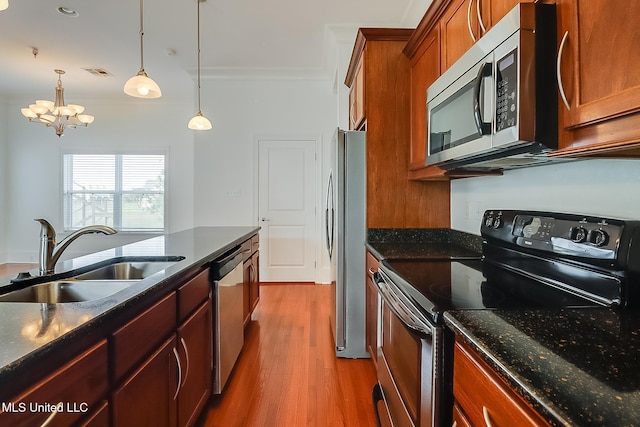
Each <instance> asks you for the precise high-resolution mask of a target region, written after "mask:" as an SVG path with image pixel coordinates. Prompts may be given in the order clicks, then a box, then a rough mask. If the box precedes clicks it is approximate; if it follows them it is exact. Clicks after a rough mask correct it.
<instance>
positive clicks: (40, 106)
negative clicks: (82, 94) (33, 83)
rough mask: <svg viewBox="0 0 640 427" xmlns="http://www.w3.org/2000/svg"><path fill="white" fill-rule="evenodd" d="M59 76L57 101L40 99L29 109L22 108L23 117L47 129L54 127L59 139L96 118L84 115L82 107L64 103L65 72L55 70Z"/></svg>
mask: <svg viewBox="0 0 640 427" xmlns="http://www.w3.org/2000/svg"><path fill="white" fill-rule="evenodd" d="M54 71H55V72H56V73H57V74H58V86H57V87H56V100H55V101H47V100H43V99H39V100H37V101H36V103H35V104H31V105H29V107H28V108H22V109H21V110H20V111H22V115H23V116H25V117H26V118H28V119H29V121H30V122H33V123H42V124H44V125H45V126H47V127H52V128H53V129H55V131H56V135H58V136H59V137H60V136H62V135H63V134H64V130H65V129H66V128H68V127H71V128H75V127H77V126H80V125H84V126H85V127H86V126H87V125H88V124H90V123H92V122H93V119H94V117H93V116H91V115H88V114H82V112H83V111H84V107H83V106H82V105H76V104H69V105H66V104H65V103H64V88H63V87H62V80H61V77H60V76H62V75H63V74H64V71H63V70H54Z"/></svg>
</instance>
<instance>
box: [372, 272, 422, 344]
mask: <svg viewBox="0 0 640 427" xmlns="http://www.w3.org/2000/svg"><path fill="white" fill-rule="evenodd" d="M373 279H374V280H373V281H374V283H375V284H376V287H377V288H378V292H379V293H380V295H381V296H382V299H383V300H384V302H386V303H387V305H388V306H389V309H390V310H391V311H392V312H393V314H395V315H396V316H397V317H398V319H400V321H401V322H402V323H403V324H404V325H405V326H406V327H408V328H410V329H412V330H414V331H416V332H419V333H422V334H426V335H431V336H432V335H433V326H431V324H429V323H428V321H426V320H423V319H420V317H419V316H418V315H417V314H415V313H413V310H415V309H414V308H411V307H410V306H408V305H407V303H405V302H404V301H402V299H401V298H400V297H399V296H398V294H396V292H402V291H401V290H400V289H394V288H395V286H392V285H391V284H389V283H387V281H386V280H384V278H383V277H382V275H381V274H380V273H375V274H374V276H373Z"/></svg>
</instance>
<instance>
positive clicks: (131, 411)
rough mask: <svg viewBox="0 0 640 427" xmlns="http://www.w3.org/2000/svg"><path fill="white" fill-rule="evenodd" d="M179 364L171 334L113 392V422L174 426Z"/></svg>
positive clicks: (128, 424)
mask: <svg viewBox="0 0 640 427" xmlns="http://www.w3.org/2000/svg"><path fill="white" fill-rule="evenodd" d="M179 365H180V360H179V355H178V353H177V348H176V338H175V335H174V336H172V337H171V338H169V339H168V340H167V341H165V342H164V344H162V345H161V346H160V347H159V348H158V349H157V350H156V352H155V353H153V355H152V356H151V357H149V359H147V360H146V361H145V362H144V363H143V364H142V365H141V366H140V367H139V368H138V369H137V370H136V371H135V372H134V373H133V374H132V375H131V376H130V377H129V378H127V379H126V380H125V382H124V383H123V384H122V385H121V386H120V387H119V388H118V389H117V390H116V391H115V392H114V393H113V400H112V402H113V425H114V426H115V427H118V426H122V427H129V426H155V427H173V426H175V425H176V423H177V397H178V391H179V387H180V383H179V382H178V374H177V373H178V370H179V369H181V367H179Z"/></svg>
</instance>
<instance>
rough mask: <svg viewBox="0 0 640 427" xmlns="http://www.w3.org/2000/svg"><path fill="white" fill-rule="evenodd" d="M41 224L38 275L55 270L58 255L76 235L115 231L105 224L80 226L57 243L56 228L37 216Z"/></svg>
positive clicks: (112, 232)
mask: <svg viewBox="0 0 640 427" xmlns="http://www.w3.org/2000/svg"><path fill="white" fill-rule="evenodd" d="M35 221H38V222H39V223H40V224H41V227H40V257H39V258H40V275H41V276H44V275H47V274H53V272H54V271H55V267H56V263H57V262H58V259H60V255H62V253H63V252H64V251H65V249H67V247H68V246H69V245H70V244H71V243H72V242H73V241H74V240H76V239H77V238H78V237H80V236H82V235H84V234H92V233H102V234H115V233H117V231H116V230H114V229H113V228H111V227H108V226H106V225H90V226H88V227H84V228H81V229H79V230H76V231H74V232H73V233H71V234H69V235H68V236H67V237H65V238H64V239H62V240H61V241H60V242H59V243H56V230H55V229H54V228H53V226H52V225H51V224H50V223H49V221H47V220H46V219H42V218H38V219H36V220H35Z"/></svg>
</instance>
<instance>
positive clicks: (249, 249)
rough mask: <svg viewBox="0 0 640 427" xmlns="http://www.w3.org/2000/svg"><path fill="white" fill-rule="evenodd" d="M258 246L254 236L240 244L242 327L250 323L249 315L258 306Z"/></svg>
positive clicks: (256, 238)
mask: <svg viewBox="0 0 640 427" xmlns="http://www.w3.org/2000/svg"><path fill="white" fill-rule="evenodd" d="M259 246H260V243H259V237H258V235H257V234H256V235H255V236H253V237H252V238H251V239H249V240H247V241H246V242H244V243H243V244H242V247H243V252H244V253H245V256H244V259H243V261H244V263H243V265H242V275H243V285H244V289H243V310H242V315H243V319H244V326H245V327H246V326H247V325H248V324H249V321H251V314H252V313H253V310H255V308H256V306H257V305H258V301H259V300H260V271H259V266H260V252H259V251H258V248H259Z"/></svg>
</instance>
